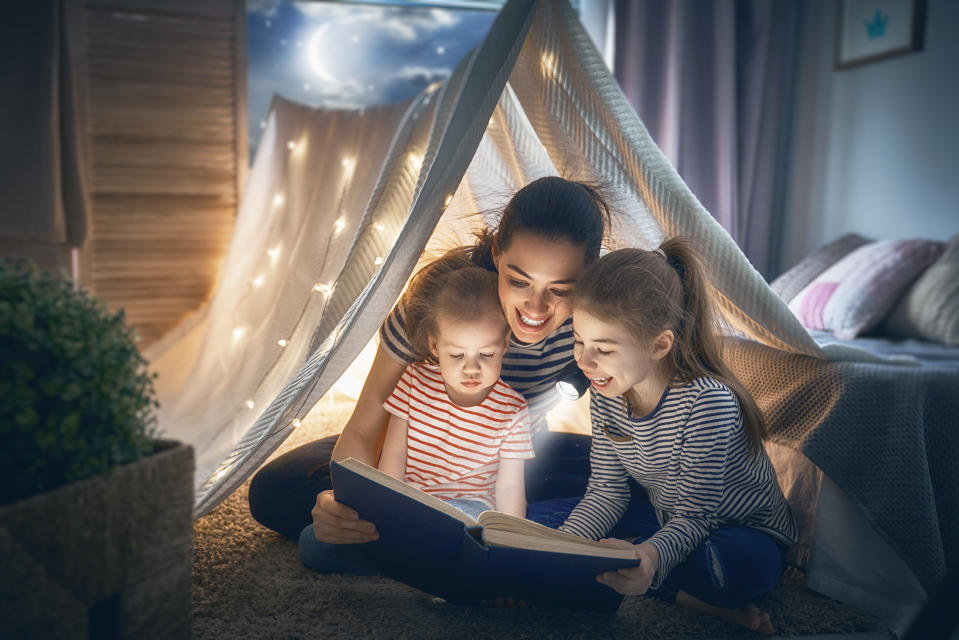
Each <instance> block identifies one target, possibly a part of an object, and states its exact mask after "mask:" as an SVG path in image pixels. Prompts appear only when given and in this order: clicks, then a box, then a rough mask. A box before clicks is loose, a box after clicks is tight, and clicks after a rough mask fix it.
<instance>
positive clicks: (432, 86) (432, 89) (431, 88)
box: [425, 80, 442, 94]
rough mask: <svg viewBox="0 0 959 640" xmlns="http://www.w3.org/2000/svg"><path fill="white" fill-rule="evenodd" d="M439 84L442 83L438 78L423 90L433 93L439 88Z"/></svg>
mask: <svg viewBox="0 0 959 640" xmlns="http://www.w3.org/2000/svg"><path fill="white" fill-rule="evenodd" d="M441 85H442V83H441V82H440V81H439V80H437V81H436V82H434V83H432V84H430V85H429V86H428V87H426V89H425V91H426V93H427V94H431V93H434V92H436V90H437V89H439V88H440V86H441Z"/></svg>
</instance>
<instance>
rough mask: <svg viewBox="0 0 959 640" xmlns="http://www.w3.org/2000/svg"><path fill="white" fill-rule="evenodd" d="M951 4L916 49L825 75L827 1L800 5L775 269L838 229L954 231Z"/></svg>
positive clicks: (830, 5) (956, 142) (955, 114)
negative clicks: (789, 142)
mask: <svg viewBox="0 0 959 640" xmlns="http://www.w3.org/2000/svg"><path fill="white" fill-rule="evenodd" d="M957 26H959V2H954V0H927V4H926V20H925V45H924V47H923V50H922V51H920V52H918V53H911V54H907V55H903V56H899V57H895V58H891V59H887V60H881V61H878V62H873V63H869V64H866V65H863V66H859V67H854V68H851V69H847V70H844V71H834V70H833V47H834V45H833V42H834V34H835V28H836V8H835V0H806V1H805V2H804V3H803V17H802V25H801V35H800V62H799V69H798V71H797V73H798V74H799V76H798V78H797V82H798V85H797V93H796V96H795V103H794V104H795V112H794V114H793V133H792V149H791V153H790V155H791V158H790V165H789V166H790V169H789V178H788V182H787V187H786V192H785V194H784V202H785V207H784V211H785V222H784V227H783V235H782V238H783V240H782V245H781V252H780V261H779V271H782V270H784V269H786V268H788V267H789V266H791V265H793V264H795V263H796V262H798V261H799V260H800V259H801V258H802V257H803V256H804V255H806V254H807V253H809V252H810V251H811V250H813V249H815V248H816V247H819V246H821V245H822V244H825V243H826V242H828V241H830V240H832V239H834V238H836V237H837V236H839V235H842V234H843V233H846V232H849V231H856V232H859V233H862V234H863V235H866V236H869V237H874V238H907V237H926V238H939V239H946V238H948V237H949V236H950V235H952V234H955V233H959V123H957V119H959V80H957V78H959V69H957V67H959V40H957V39H956V37H955V35H956V27H957Z"/></svg>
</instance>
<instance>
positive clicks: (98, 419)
mask: <svg viewBox="0 0 959 640" xmlns="http://www.w3.org/2000/svg"><path fill="white" fill-rule="evenodd" d="M157 406H158V405H157V402H156V400H155V397H154V390H153V381H152V378H151V377H150V375H149V374H148V373H147V371H146V361H145V360H143V358H142V357H141V356H140V354H139V353H138V351H137V349H136V344H135V339H134V331H133V330H132V329H131V328H130V327H128V326H127V325H126V324H125V322H124V317H123V313H122V312H119V313H111V312H110V311H108V309H107V307H106V305H105V304H104V303H103V302H102V301H101V300H98V299H96V298H95V297H93V296H90V295H89V294H87V293H86V292H85V291H84V290H82V289H79V290H75V289H74V287H73V286H72V285H71V283H70V282H69V281H67V280H66V279H64V278H59V277H56V276H53V275H51V274H49V273H46V272H41V271H38V270H37V269H36V268H35V267H34V266H33V265H32V264H31V263H29V262H26V261H24V260H21V259H5V260H3V261H0V566H2V567H3V570H2V571H0V620H3V622H2V623H0V624H2V627H3V629H4V631H5V632H10V633H11V634H12V635H13V636H14V637H30V636H33V637H57V638H61V637H62V638H68V637H79V638H85V637H137V638H141V637H157V638H160V637H162V638H171V637H188V636H189V635H190V631H191V611H190V605H191V588H192V583H191V571H192V551H193V518H192V515H193V451H192V449H190V448H189V447H186V446H183V445H182V444H180V443H177V442H171V441H164V440H159V439H157V434H156V418H155V414H154V410H155V408H156V407H157Z"/></svg>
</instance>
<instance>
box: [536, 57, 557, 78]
mask: <svg viewBox="0 0 959 640" xmlns="http://www.w3.org/2000/svg"><path fill="white" fill-rule="evenodd" d="M539 61H540V66H542V68H543V73H545V74H546V75H548V76H549V77H550V78H553V77H555V76H556V69H557V59H556V54H555V53H553V52H548V53H544V54H543V55H542V56H540V59H539Z"/></svg>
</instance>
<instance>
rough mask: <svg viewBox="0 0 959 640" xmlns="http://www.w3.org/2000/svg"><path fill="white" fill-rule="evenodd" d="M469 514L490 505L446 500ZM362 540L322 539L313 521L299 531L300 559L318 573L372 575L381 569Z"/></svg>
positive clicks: (470, 501) (455, 499)
mask: <svg viewBox="0 0 959 640" xmlns="http://www.w3.org/2000/svg"><path fill="white" fill-rule="evenodd" d="M445 502H446V503H447V504H449V505H451V506H454V507H456V508H457V509H459V510H460V511H462V512H463V513H465V514H466V515H468V516H470V517H472V518H475V517H476V516H478V515H479V514H481V513H483V512H484V511H486V510H487V509H489V507H487V506H486V504H484V503H482V502H480V501H479V500H463V499H458V498H454V499H451V500H446V501H445ZM364 546H365V545H363V544H331V543H329V542H320V541H319V540H317V539H316V536H315V535H313V525H312V524H309V525H307V526H306V527H304V528H303V530H302V531H301V532H300V537H299V547H300V561H301V562H302V563H303V566H305V567H306V568H307V569H312V570H313V571H316V572H318V573H352V574H354V575H358V576H373V575H376V574H377V573H378V571H377V570H376V567H374V566H373V564H372V563H370V561H369V560H367V558H366V556H365V554H364V553H363V547H364Z"/></svg>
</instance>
